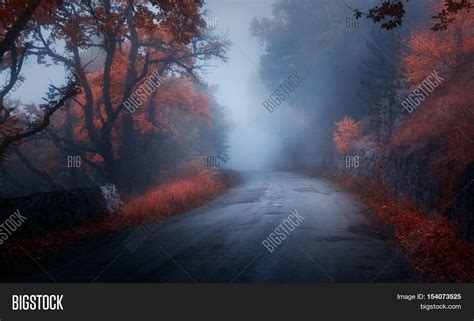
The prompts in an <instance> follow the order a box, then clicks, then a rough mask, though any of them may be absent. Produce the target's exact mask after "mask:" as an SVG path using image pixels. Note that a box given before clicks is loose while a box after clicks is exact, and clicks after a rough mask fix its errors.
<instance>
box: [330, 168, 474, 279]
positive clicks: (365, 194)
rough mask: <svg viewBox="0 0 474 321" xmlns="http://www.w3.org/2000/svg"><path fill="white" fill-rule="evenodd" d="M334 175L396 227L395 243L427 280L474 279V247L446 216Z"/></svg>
mask: <svg viewBox="0 0 474 321" xmlns="http://www.w3.org/2000/svg"><path fill="white" fill-rule="evenodd" d="M331 179H332V180H333V181H335V182H336V183H337V184H339V185H342V186H343V187H345V188H347V189H348V190H350V191H352V192H353V193H354V194H355V195H356V196H358V197H359V198H361V199H362V201H363V203H364V204H366V206H367V207H368V208H369V209H370V210H371V213H374V214H375V217H374V218H375V220H376V221H377V222H379V223H382V224H388V225H390V226H393V227H394V228H395V234H394V237H395V241H396V244H397V245H398V246H399V247H400V248H401V249H402V251H403V253H404V254H405V256H406V257H407V258H408V260H409V261H410V262H411V263H412V264H413V265H414V267H415V269H416V270H417V271H419V272H421V273H422V275H423V276H424V277H425V278H426V279H427V280H428V281H432V282H472V281H474V247H472V246H471V245H470V244H469V243H467V242H466V241H464V240H463V239H461V238H460V237H459V234H458V231H457V230H456V228H455V227H454V226H453V225H452V224H451V222H450V221H449V220H448V219H447V218H445V217H442V216H440V215H427V214H424V213H421V212H419V211H416V210H415V207H414V206H413V204H411V203H410V202H409V201H405V202H397V201H395V200H393V199H392V198H391V197H390V196H389V194H388V193H387V192H386V191H384V190H383V189H382V187H380V186H377V185H375V184H374V183H371V182H368V181H367V180H362V179H356V178H348V177H347V176H345V175H335V176H334V177H331Z"/></svg>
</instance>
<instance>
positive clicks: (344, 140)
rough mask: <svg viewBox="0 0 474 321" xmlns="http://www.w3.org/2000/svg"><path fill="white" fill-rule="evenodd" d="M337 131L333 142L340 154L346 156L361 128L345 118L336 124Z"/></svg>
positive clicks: (348, 118)
mask: <svg viewBox="0 0 474 321" xmlns="http://www.w3.org/2000/svg"><path fill="white" fill-rule="evenodd" d="M335 125H336V130H335V131H334V135H333V140H334V143H335V144H336V149H337V151H338V152H339V153H341V154H345V153H347V151H348V150H349V146H350V144H351V142H352V141H353V140H354V138H355V137H357V132H358V129H359V126H358V125H357V123H356V122H355V121H354V120H353V119H352V118H350V117H347V116H346V117H344V118H343V119H342V120H340V121H338V122H336V124H335Z"/></svg>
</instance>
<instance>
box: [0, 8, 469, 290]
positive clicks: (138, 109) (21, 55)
mask: <svg viewBox="0 0 474 321" xmlns="http://www.w3.org/2000/svg"><path fill="white" fill-rule="evenodd" d="M473 63H474V14H473V6H472V2H471V1H470V0H426V1H408V0H391V1H388V0H387V1H374V0H370V1H369V0H340V1H339V0H337V1H334V0H255V1H246V0H242V1H239V0H235V1H231V0H206V1H204V0H71V1H63V0H28V1H23V0H2V1H0V74H1V76H0V78H1V79H0V209H1V211H0V265H1V268H0V270H1V274H0V280H2V282H11V281H14V282H194V283H201V282H224V283H227V282H244V283H245V282H323V283H325V282H360V283H367V282H370V283H372V282H473V281H474V247H473V245H474V218H473V212H474V211H473V204H474V184H473V182H474V146H473V138H474V127H473V126H474V115H473V108H472V107H473V101H474V90H473V85H474V64H473Z"/></svg>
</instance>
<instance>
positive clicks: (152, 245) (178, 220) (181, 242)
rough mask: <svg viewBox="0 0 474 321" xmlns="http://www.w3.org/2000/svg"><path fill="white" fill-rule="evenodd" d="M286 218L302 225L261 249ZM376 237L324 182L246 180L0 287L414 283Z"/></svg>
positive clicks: (276, 175)
mask: <svg viewBox="0 0 474 321" xmlns="http://www.w3.org/2000/svg"><path fill="white" fill-rule="evenodd" d="M203 188H205V187H203ZM293 210H297V212H298V213H299V215H300V216H302V217H304V220H303V221H302V222H301V224H300V225H298V226H297V227H296V228H295V229H294V231H292V232H290V233H289V234H288V235H287V237H286V239H285V240H284V241H283V242H282V243H281V244H280V245H279V246H278V247H277V248H276V249H275V250H274V251H273V252H270V251H268V250H267V249H266V248H265V247H264V246H263V245H262V241H263V240H265V239H266V238H267V237H268V236H269V234H270V233H272V232H273V231H274V229H275V228H277V227H278V225H279V224H280V223H282V221H283V220H284V219H285V218H287V217H288V216H289V215H290V214H291V212H292V211H293ZM131 235H132V236H131ZM381 235H382V233H378V232H377V230H376V229H375V227H373V226H371V224H370V223H369V222H368V220H367V219H366V216H365V215H364V212H363V208H362V206H361V205H360V204H359V203H358V202H357V201H355V200H354V199H353V198H351V197H350V196H349V195H348V194H347V193H346V192H344V191H342V190H340V189H339V188H337V187H334V186H333V185H331V184H329V183H327V182H325V181H322V180H319V179H315V178H311V177H308V176H305V175H303V174H297V173H290V172H243V173H241V184H240V185H239V186H237V187H235V188H232V189H231V190H229V191H228V192H227V193H225V194H224V195H222V196H221V197H219V198H217V199H216V200H214V201H212V202H210V203H208V204H207V205H205V206H202V207H200V208H197V209H195V210H192V211H190V212H189V213H186V214H183V215H178V216H175V217H172V218H169V219H166V220H163V221H162V222H160V223H156V224H150V225H147V226H146V227H143V228H138V229H127V230H124V231H120V232H116V233H112V234H110V235H108V236H105V237H103V238H101V239H98V240H94V241H91V242H88V243H87V244H83V245H81V246H77V247H75V248H73V249H71V250H69V251H67V253H64V254H62V255H61V256H59V257H56V258H53V259H51V260H50V261H49V262H48V263H47V264H43V266H42V268H44V270H43V269H42V268H40V267H38V269H37V271H36V272H35V273H34V274H32V275H28V276H21V277H15V278H8V279H3V280H2V281H8V282H54V281H56V282H196V283H202V282H206V283H209V282H223V283H228V282H285V283H286V282H324V283H331V282H361V283H367V282H419V281H420V278H419V276H417V275H416V273H415V272H414V270H413V269H412V268H411V267H410V266H409V265H408V264H407V263H406V261H405V260H404V258H403V255H401V254H400V252H399V251H398V250H397V249H396V248H395V247H394V246H393V245H392V244H391V243H390V242H389V241H387V240H384V239H383V237H382V236H381ZM131 238H133V241H132V240H131Z"/></svg>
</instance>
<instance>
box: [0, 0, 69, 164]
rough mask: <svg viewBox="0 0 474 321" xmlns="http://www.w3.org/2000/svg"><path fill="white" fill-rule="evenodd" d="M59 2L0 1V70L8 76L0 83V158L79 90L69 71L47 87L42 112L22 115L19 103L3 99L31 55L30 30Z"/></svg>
mask: <svg viewBox="0 0 474 321" xmlns="http://www.w3.org/2000/svg"><path fill="white" fill-rule="evenodd" d="M60 2H61V1H39V0H32V1H27V2H25V1H17V0H11V1H5V2H2V4H0V38H1V40H0V73H2V74H4V75H6V77H7V82H6V84H5V85H4V86H3V87H0V126H1V127H0V162H1V161H3V160H4V159H5V157H6V153H7V151H8V149H9V147H11V145H12V144H15V143H19V142H21V140H23V139H25V138H27V137H30V136H32V135H35V134H37V133H39V132H41V131H42V130H44V129H45V128H47V127H48V126H49V124H50V122H51V116H52V115H53V114H54V113H55V112H57V111H58V110H59V109H60V108H62V107H63V106H64V104H65V103H66V102H67V101H68V100H69V99H71V98H73V97H74V96H75V95H76V94H77V92H78V89H77V88H76V80H75V78H74V75H73V74H71V75H70V77H69V79H68V81H67V83H66V84H65V85H64V86H63V87H61V88H56V87H50V90H49V92H48V93H46V94H45V101H46V103H44V104H42V105H40V106H39V108H40V111H41V112H40V113H38V114H37V115H36V117H28V118H25V117H21V114H22V111H21V107H22V106H21V105H14V104H12V103H11V102H10V101H6V97H7V96H8V94H9V93H10V92H11V91H12V89H13V88H14V87H15V86H16V85H17V84H18V82H20V81H21V80H22V76H21V73H22V71H23V66H24V63H25V61H26V60H27V59H28V57H29V56H30V55H32V51H31V49H32V47H33V44H32V41H31V36H32V34H31V30H32V29H33V28H35V27H38V26H40V25H42V24H45V23H48V20H49V19H50V18H51V15H50V13H51V12H54V11H55V10H56V9H57V6H58V5H59V3H60ZM39 58H42V56H40V57H39Z"/></svg>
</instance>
